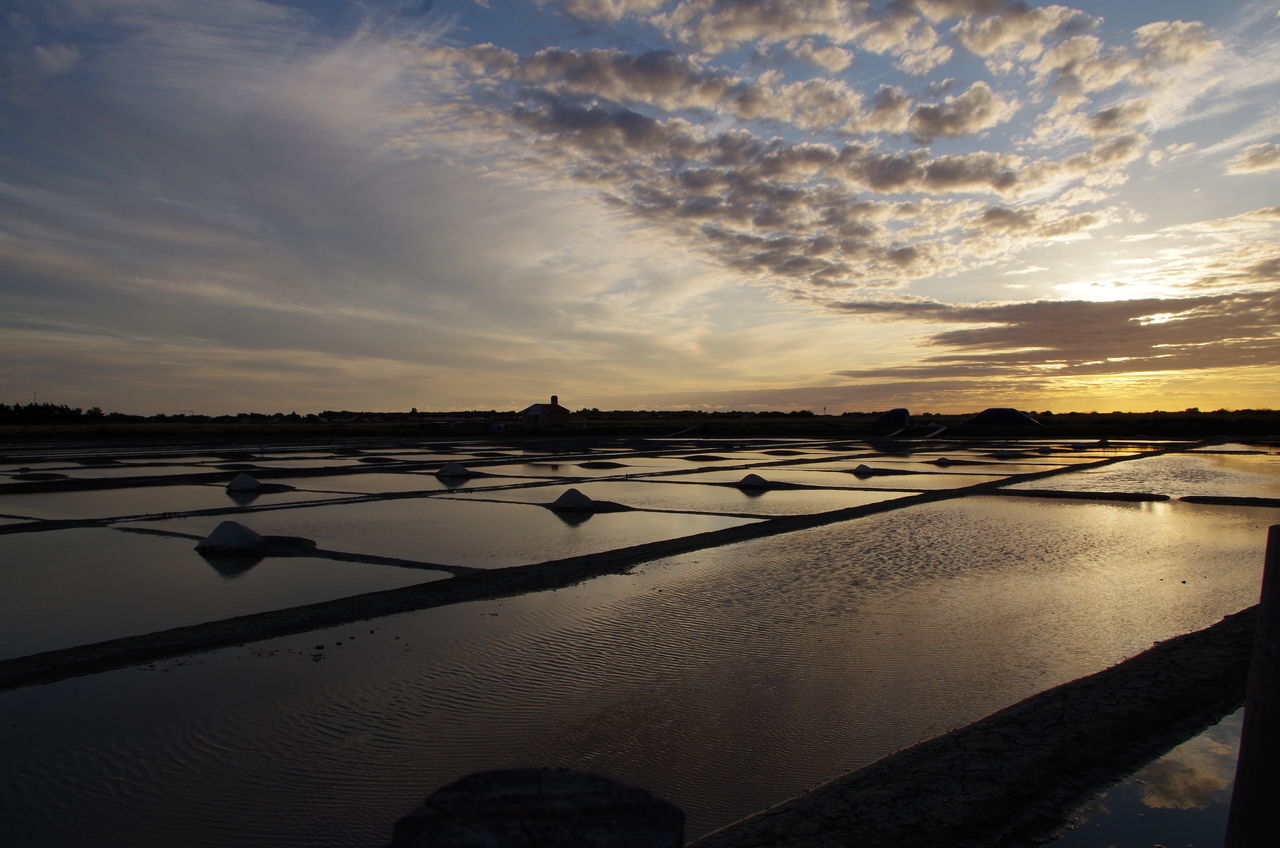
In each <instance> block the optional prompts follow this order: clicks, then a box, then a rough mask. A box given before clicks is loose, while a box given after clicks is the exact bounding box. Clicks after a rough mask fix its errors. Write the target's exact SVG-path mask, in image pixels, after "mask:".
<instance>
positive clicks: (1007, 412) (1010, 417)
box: [964, 406, 1040, 427]
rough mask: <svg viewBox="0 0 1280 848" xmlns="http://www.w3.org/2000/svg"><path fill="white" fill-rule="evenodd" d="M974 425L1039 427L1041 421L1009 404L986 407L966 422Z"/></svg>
mask: <svg viewBox="0 0 1280 848" xmlns="http://www.w3.org/2000/svg"><path fill="white" fill-rule="evenodd" d="M964 423H965V424H968V425H970V426H973V427H1039V426H1040V422H1039V421H1037V420H1035V419H1034V418H1032V417H1031V416H1030V415H1028V414H1027V413H1025V412H1019V411H1018V410H1016V409H1010V408H1009V407H1007V406H993V407H991V408H990V409H984V410H982V411H981V412H979V413H978V414H977V415H975V416H973V417H972V418H970V419H969V420H968V421H966V422H964Z"/></svg>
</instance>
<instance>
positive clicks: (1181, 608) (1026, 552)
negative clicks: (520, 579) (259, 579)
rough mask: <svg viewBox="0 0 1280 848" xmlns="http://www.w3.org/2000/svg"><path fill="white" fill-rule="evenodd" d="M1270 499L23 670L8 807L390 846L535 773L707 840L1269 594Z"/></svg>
mask: <svg viewBox="0 0 1280 848" xmlns="http://www.w3.org/2000/svg"><path fill="white" fill-rule="evenodd" d="M467 506H471V505H467ZM474 506H477V507H482V506H489V507H499V508H500V507H502V506H503V505H500V504H487V505H485V504H477V505H474ZM527 509H536V508H533V507H529V508H527ZM286 512H287V511H286ZM283 514H285V513H281V515H283ZM607 517H609V516H597V518H607ZM1271 517H1272V516H1271V515H1270V514H1269V511H1266V510H1256V509H1243V508H1231V507H1209V506H1198V505H1192V504H1185V503H1160V504H1113V503H1096V504H1090V503H1079V502H1058V501H1052V502H1043V503H1042V502H1035V501H1028V500H1026V499H1022V498H1017V499H1015V498H1000V497H982V498H977V497H972V498H966V499H964V500H960V501H951V502H947V503H937V504H927V505H922V506H917V507H913V508H911V509H909V510H905V511H901V512H894V513H887V514H882V515H875V516H870V517H866V518H863V519H859V520H857V521H853V522H846V523H842V524H838V525H833V526H828V527H823V528H818V529H815V530H809V531H803V532H797V533H793V534H789V535H787V536H781V537H774V538H769V539H763V540H758V541H754V542H747V543H741V544H737V545H730V546H726V547H722V548H715V549H711V550H704V551H699V552H696V553H692V554H687V555H683V556H680V557H673V558H670V559H667V560H662V561H658V562H653V563H649V564H646V565H644V566H640V567H638V568H636V569H635V570H634V573H632V574H629V575H619V576H610V577H603V578H599V579H596V580H592V581H589V582H587V583H584V584H580V585H578V586H575V587H572V588H570V589H565V590H561V591H557V592H546V593H539V594H534V595H527V596H523V597H518V598H512V599H508V600H504V601H498V602H488V603H474V604H462V605H457V606H453V607H446V608H440V609H434V610H426V611H423V612H420V613H413V614H407V615H401V616H394V617H388V618H384V619H379V620H376V621H374V622H369V623H367V626H366V625H365V624H361V625H351V626H347V627H342V628H334V629H330V630H327V631H318V632H314V633H311V634H307V635H304V636H298V637H290V638H287V639H277V640H271V641H268V642H263V643H258V644H255V645H253V646H250V647H248V648H241V649H228V650H224V651H218V652H214V653H209V654H203V655H199V656H196V657H192V658H189V659H186V660H183V661H180V662H169V663H161V664H159V665H158V666H157V669H156V670H155V671H145V670H137V669H130V670H123V671H118V672H111V673H108V674H100V675H94V676H92V677H88V678H82V679H78V680H72V681H66V682H63V683H58V684H52V685H49V686H42V687H33V688H30V689H24V690H18V691H15V692H10V693H6V694H3V695H0V710H4V711H5V712H6V714H7V715H9V716H14V717H16V718H13V719H11V720H10V723H9V724H8V726H7V727H0V742H2V743H3V744H4V745H5V746H6V750H8V751H11V752H12V754H11V756H10V757H8V758H7V759H6V760H5V761H4V762H3V763H0V783H3V784H4V785H6V786H13V787H16V791H15V792H14V793H12V794H10V795H8V796H7V797H5V798H3V799H0V817H3V818H5V819H7V820H9V821H11V822H12V823H13V827H12V830H11V832H12V833H13V834H14V839H15V840H16V841H15V842H14V844H15V845H37V844H38V845H50V846H57V845H76V844H83V842H84V840H85V839H86V838H88V834H89V833H92V834H94V838H95V839H97V840H98V843H97V844H103V845H131V846H148V845H173V844H184V845H227V844H236V845H243V846H253V845H279V844H289V845H316V846H321V845H324V846H376V845H380V844H381V842H382V841H383V840H385V838H386V835H387V833H388V832H389V828H390V824H391V822H392V821H394V819H395V818H396V817H398V816H399V815H402V814H404V813H405V812H407V811H408V810H410V809H411V808H412V807H413V806H414V805H416V804H417V803H418V802H419V801H420V800H421V797H422V796H423V795H425V794H426V793H427V792H428V791H430V790H431V789H433V788H435V787H437V786H439V785H442V784H443V783H445V782H448V781H450V780H452V779H455V778H457V777H460V776H461V775H463V774H466V773H469V772H471V771H475V770H479V769H484V768H495V767H505V766H516V765H529V764H539V765H563V766H572V767H576V768H581V769H589V770H594V771H599V772H602V773H605V774H609V775H612V776H614V777H617V778H619V779H622V780H624V781H628V782H632V783H635V784H637V785H641V786H645V787H647V788H650V789H652V790H653V791H655V792H657V793H658V794H660V795H662V796H664V797H667V798H670V799H672V800H673V801H675V802H676V803H678V804H680V805H681V806H682V807H683V808H684V809H685V810H686V812H687V813H688V816H689V828H688V835H689V836H694V835H697V834H699V833H702V832H704V831H706V830H708V829H710V828H713V827H716V826H719V825H722V824H726V823H728V822H730V821H732V820H734V819H736V818H739V817H741V816H743V815H746V814H749V813H751V812H753V811H755V810H757V809H759V808H761V807H763V806H765V805H767V804H771V803H775V802H777V801H780V800H783V799H785V798H786V797H789V796H791V795H793V794H795V793H797V792H799V791H801V790H803V789H804V788H806V787H808V786H810V785H812V784H813V783H815V782H818V781H822V780H826V779H829V778H831V777H834V776H836V775H838V774H840V773H842V772H844V771H847V770H849V769H853V768H857V767H859V766H861V765H865V764H868V763H870V762H872V761H874V760H876V759H878V758H880V757H882V756H884V755H886V754H888V753H891V752H893V751H894V750H896V749H898V748H901V747H904V746H906V745H910V744H912V743H913V742H916V741H919V740H921V739H924V738H927V737H930V736H933V735H936V734H938V733H941V732H945V731H946V730H949V729H951V728H953V727H956V726H959V725H963V724H965V723H967V722H969V721H972V720H974V719H977V718H980V717H981V716H983V715H986V714H988V713H990V712H992V711H993V710H996V709H999V708H1002V707H1004V706H1006V705H1008V704H1009V703H1012V702H1014V701H1016V700H1019V699H1020V698H1022V697H1025V696H1027V695H1030V694H1032V693H1034V692H1037V691H1040V690H1042V689H1044V688H1047V687H1049V686H1053V685H1056V684H1058V683H1062V682H1065V681H1067V680H1071V679H1074V678H1075V677H1077V676H1079V675H1081V674H1085V673H1089V672H1092V671H1096V670H1098V669H1100V668H1102V667H1105V666H1107V665H1109V664H1112V663H1114V662H1117V661H1119V660H1120V659H1123V658H1124V657H1127V656H1130V655H1132V654H1134V653H1137V652H1139V651H1141V650H1142V649H1144V648H1146V647H1147V646H1149V645H1150V644H1151V642H1153V641H1156V640H1159V639H1163V638H1167V637H1169V636H1172V635H1175V634H1177V633H1180V632H1185V631H1187V630H1191V629H1195V628H1199V627H1203V626H1207V625H1208V624H1211V623H1213V622H1214V621H1216V620H1218V619H1219V618H1220V617H1221V616H1222V615H1224V614H1227V613H1229V612H1233V611H1235V610H1237V609H1240V608H1241V607H1243V606H1246V605H1248V604H1249V603H1252V602H1253V601H1254V600H1255V599H1256V595H1257V580H1258V575H1259V572H1260V567H1261V544H1262V538H1263V536H1264V534H1265V526H1266V524H1267V520H1268V518H1271ZM594 521H595V519H594V518H593V519H592V522H594ZM586 526H590V523H588V525H586ZM1184 581H1185V582H1184ZM369 630H373V631H374V632H373V633H369V632H368V631H369ZM352 636H357V637H358V638H357V639H356V640H355V641H352V639H351V637H352ZM397 637H399V638H397ZM339 642H341V644H338V643H339ZM318 645H323V646H324V647H323V648H317V646H318ZM158 809H159V810H164V811H165V812H164V815H160V816H157V815H155V811H156V810H158ZM228 810H234V811H235V815H234V816H229V815H226V811H228Z"/></svg>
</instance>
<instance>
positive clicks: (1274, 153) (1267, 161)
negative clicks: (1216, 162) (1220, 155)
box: [1224, 143, 1280, 174]
mask: <svg viewBox="0 0 1280 848" xmlns="http://www.w3.org/2000/svg"><path fill="white" fill-rule="evenodd" d="M1276 168H1280V144H1267V143H1264V144H1251V145H1249V146H1248V147H1246V148H1245V149H1244V150H1241V151H1240V152H1239V153H1237V154H1236V155H1235V156H1234V157H1232V159H1231V161H1229V162H1227V165H1226V168H1225V169H1224V170H1225V171H1226V173H1228V174H1255V173H1258V172H1259V171H1274V170H1275V169H1276Z"/></svg>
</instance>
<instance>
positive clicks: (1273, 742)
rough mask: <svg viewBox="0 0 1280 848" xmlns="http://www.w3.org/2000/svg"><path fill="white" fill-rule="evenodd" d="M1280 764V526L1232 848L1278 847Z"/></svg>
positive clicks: (1261, 619)
mask: <svg viewBox="0 0 1280 848" xmlns="http://www.w3.org/2000/svg"><path fill="white" fill-rule="evenodd" d="M1278 763H1280V524H1277V525H1274V526H1272V527H1271V529H1270V530H1269V531H1268V533H1267V556H1266V564H1265V566H1264V568H1263V572H1262V600H1261V602H1260V603H1259V608H1258V633H1257V636H1256V637H1255V640H1254V643H1253V660H1252V662H1251V664H1250V666H1249V688H1248V692H1247V694H1246V696H1245V702H1244V728H1243V729H1242V730H1241V733H1240V759H1239V760H1238V761H1237V763H1236V782H1235V788H1234V789H1233V790H1232V793H1231V812H1230V814H1229V816H1228V818H1227V837H1226V842H1225V846H1226V848H1263V846H1271V845H1275V844H1276V842H1275V840H1276V838H1277V837H1276V834H1280V803H1277V800H1278V799H1277V797H1276V766H1277V764H1278Z"/></svg>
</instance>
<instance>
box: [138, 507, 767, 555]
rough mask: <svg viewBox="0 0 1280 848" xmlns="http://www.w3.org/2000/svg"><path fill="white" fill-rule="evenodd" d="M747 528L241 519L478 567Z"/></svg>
mask: <svg viewBox="0 0 1280 848" xmlns="http://www.w3.org/2000/svg"><path fill="white" fill-rule="evenodd" d="M554 499H555V498H554V496H553V497H550V498H548V500H554ZM218 520H219V519H216V518H213V517H197V518H179V519H170V520H166V521H153V522H152V521H149V522H141V523H139V525H138V526H145V527H155V528H158V529H163V530H175V531H178V532H182V533H192V534H195V535H197V536H200V537H204V536H206V535H208V534H209V533H210V532H211V531H212V530H213V528H214V527H215V526H216V525H217V523H218ZM748 521H750V519H744V518H730V517H722V516H710V515H667V514H655V513H644V512H625V513H609V514H602V515H577V516H575V515H567V516H565V515H560V514H557V513H555V512H552V511H551V510H549V509H546V508H544V507H540V506H530V505H527V504H506V503H466V502H463V501H460V500H454V499H445V498H434V497H422V498H402V499H396V500H387V501H372V502H364V503H354V504H336V505H330V506H308V507H299V508H297V509H280V510H271V511H267V512H261V513H257V514H255V515H253V516H252V517H246V518H244V519H243V523H245V524H248V525H249V526H250V527H252V528H253V529H254V530H256V531H257V532H259V533H261V534H262V535H264V536H267V535H271V536H302V537H304V538H307V539H312V540H314V541H315V542H316V543H317V544H318V545H319V546H320V547H322V548H327V549H329V550H337V551H348V552H352V553H357V552H358V553H367V554H375V555H378V556H389V557H399V558H403V559H411V560H417V561H420V562H433V563H441V564H445V565H465V566H473V567H479V568H497V567H502V566H510V565H523V564H527V563H534V562H545V561H547V560H552V559H561V558H564V557H571V556H580V555H582V554H588V553H599V552H601V551H608V550H613V549H614V548H622V547H628V546H630V545H638V544H642V543H644V542H654V541H657V540H659V539H673V538H677V537H679V536H688V535H690V534H693V533H703V532H706V531H708V530H719V529H722V528H724V527H736V526H738V525H739V524H744V523H746V522H748Z"/></svg>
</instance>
